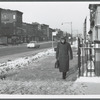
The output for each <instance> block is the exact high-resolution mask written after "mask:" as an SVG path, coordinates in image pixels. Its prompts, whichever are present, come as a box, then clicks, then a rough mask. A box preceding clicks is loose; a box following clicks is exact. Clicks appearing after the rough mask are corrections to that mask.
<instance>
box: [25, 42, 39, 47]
mask: <svg viewBox="0 0 100 100" xmlns="http://www.w3.org/2000/svg"><path fill="white" fill-rule="evenodd" d="M39 47H40V44H39V43H38V42H37V41H31V42H30V43H28V44H27V48H39Z"/></svg>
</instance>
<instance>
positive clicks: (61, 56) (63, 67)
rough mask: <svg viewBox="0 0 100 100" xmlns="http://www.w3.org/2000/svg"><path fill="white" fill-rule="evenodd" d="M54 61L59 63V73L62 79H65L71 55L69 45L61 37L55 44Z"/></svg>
mask: <svg viewBox="0 0 100 100" xmlns="http://www.w3.org/2000/svg"><path fill="white" fill-rule="evenodd" d="M56 59H57V60H58V61H59V71H60V72H62V78H63V79H66V73H67V72H68V71H69V59H73V53H72V49H71V45H70V44H69V43H68V42H67V40H66V38H65V37H62V38H61V39H60V42H58V44H57V50H56Z"/></svg>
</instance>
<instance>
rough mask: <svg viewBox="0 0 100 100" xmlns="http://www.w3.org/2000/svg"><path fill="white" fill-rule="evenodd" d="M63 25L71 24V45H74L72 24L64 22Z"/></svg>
mask: <svg viewBox="0 0 100 100" xmlns="http://www.w3.org/2000/svg"><path fill="white" fill-rule="evenodd" d="M63 24H70V25H71V45H72V44H73V39H72V22H63V23H62V24H61V25H63Z"/></svg>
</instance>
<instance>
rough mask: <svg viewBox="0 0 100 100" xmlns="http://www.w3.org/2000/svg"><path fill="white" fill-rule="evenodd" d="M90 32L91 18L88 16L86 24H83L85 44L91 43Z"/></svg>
mask: <svg viewBox="0 0 100 100" xmlns="http://www.w3.org/2000/svg"><path fill="white" fill-rule="evenodd" d="M89 31H90V17H89V16H87V17H86V18H85V20H84V24H83V39H84V43H86V42H87V41H90V36H89V34H88V33H89Z"/></svg>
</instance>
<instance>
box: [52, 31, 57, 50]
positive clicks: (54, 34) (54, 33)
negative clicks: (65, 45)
mask: <svg viewBox="0 0 100 100" xmlns="http://www.w3.org/2000/svg"><path fill="white" fill-rule="evenodd" d="M56 35H57V32H52V48H53V36H56Z"/></svg>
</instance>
